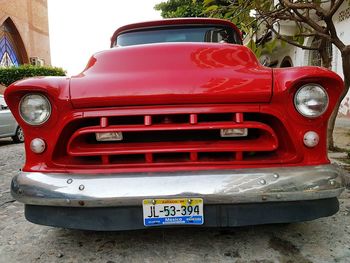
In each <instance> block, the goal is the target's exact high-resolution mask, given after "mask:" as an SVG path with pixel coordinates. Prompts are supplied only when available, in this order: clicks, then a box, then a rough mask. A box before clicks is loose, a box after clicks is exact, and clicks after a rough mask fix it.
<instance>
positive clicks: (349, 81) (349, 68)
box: [327, 45, 350, 151]
mask: <svg viewBox="0 0 350 263" xmlns="http://www.w3.org/2000/svg"><path fill="white" fill-rule="evenodd" d="M341 56H342V62H343V74H344V91H343V93H342V94H341V96H340V98H339V100H338V102H337V104H336V106H335V108H334V111H333V113H332V115H331V117H330V119H329V122H328V129H327V140H328V149H329V150H331V151H335V150H337V147H336V146H335V145H334V140H333V131H334V125H335V119H336V118H337V115H338V111H339V106H340V103H341V102H342V100H343V99H344V98H345V96H346V94H347V93H348V91H349V86H350V45H348V46H346V47H345V48H344V49H343V50H342V51H341Z"/></svg>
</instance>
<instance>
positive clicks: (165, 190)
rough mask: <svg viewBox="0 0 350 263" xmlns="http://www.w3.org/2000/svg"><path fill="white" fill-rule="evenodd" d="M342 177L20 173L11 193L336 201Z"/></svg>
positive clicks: (309, 172) (134, 201)
mask: <svg viewBox="0 0 350 263" xmlns="http://www.w3.org/2000/svg"><path fill="white" fill-rule="evenodd" d="M343 190H344V178H343V171H342V170H341V169H340V168H338V167H337V166H335V165H320V166H303V167H287V168H259V169H239V170H238V169H237V170H219V171H215V170H214V171H186V172H169V173H165V172H161V173H128V174H95V175H91V174H85V175H83V174H50V173H27V172H21V173H20V174H19V175H17V176H16V177H14V178H13V180H12V185H11V191H12V195H13V197H14V198H15V199H17V200H18V201H20V202H22V203H25V204H32V205H48V206H72V207H81V206H86V207H107V206H140V205H141V204H142V200H143V199H148V198H180V197H201V198H203V199H204V203H205V204H234V203H259V202H281V201H300V200H314V199H324V198H332V197H337V196H339V195H340V194H341V192H342V191H343Z"/></svg>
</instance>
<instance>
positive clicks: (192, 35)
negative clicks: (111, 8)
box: [114, 25, 240, 46]
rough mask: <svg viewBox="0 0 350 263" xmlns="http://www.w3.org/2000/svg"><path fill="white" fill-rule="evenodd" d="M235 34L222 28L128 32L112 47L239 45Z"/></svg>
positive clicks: (169, 28) (118, 38)
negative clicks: (184, 44)
mask: <svg viewBox="0 0 350 263" xmlns="http://www.w3.org/2000/svg"><path fill="white" fill-rule="evenodd" d="M239 39H240V38H239V37H238V36H237V33H236V32H235V31H234V30H233V29H231V28H230V27H224V26H193V25H191V26H187V27H174V26H173V27H162V28H156V29H144V30H139V31H130V32H126V33H123V34H121V35H119V36H118V37H117V39H116V43H115V45H114V46H132V45H142V44H151V43H163V42H213V43H232V44H240V41H239Z"/></svg>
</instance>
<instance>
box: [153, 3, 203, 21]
mask: <svg viewBox="0 0 350 263" xmlns="http://www.w3.org/2000/svg"><path fill="white" fill-rule="evenodd" d="M154 9H155V10H157V11H161V16H162V17H164V18H176V17H203V16H205V15H204V14H203V11H204V7H203V1H194V0H168V1H166V2H161V3H159V4H157V5H156V6H155V7H154Z"/></svg>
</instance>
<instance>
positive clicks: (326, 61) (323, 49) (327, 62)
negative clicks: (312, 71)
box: [318, 39, 332, 69]
mask: <svg viewBox="0 0 350 263" xmlns="http://www.w3.org/2000/svg"><path fill="white" fill-rule="evenodd" d="M318 52H320V55H321V59H322V66H323V67H325V68H328V69H330V68H331V66H332V60H331V58H330V56H329V54H328V52H327V40H326V39H322V40H321V45H320V49H319V50H318Z"/></svg>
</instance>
